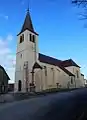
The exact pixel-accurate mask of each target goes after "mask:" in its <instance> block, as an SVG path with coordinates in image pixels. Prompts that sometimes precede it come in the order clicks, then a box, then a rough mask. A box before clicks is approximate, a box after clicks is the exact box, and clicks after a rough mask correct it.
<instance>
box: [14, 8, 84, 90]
mask: <svg viewBox="0 0 87 120" xmlns="http://www.w3.org/2000/svg"><path fill="white" fill-rule="evenodd" d="M38 37H39V34H38V33H37V32H35V30H34V27H33V24H32V20H31V16H30V12H29V10H28V11H27V14H26V17H25V21H24V24H23V26H22V29H21V31H20V33H19V34H18V35H17V38H18V39H17V51H16V68H15V92H17V91H20V92H34V91H35V92H40V91H43V90H48V89H53V88H80V87H84V75H83V74H82V73H81V71H80V68H81V67H80V66H79V65H78V64H77V63H75V62H74V61H73V60H72V59H68V60H59V59H56V58H53V57H50V56H47V55H44V54H41V53H40V52H39V47H38V42H39V41H38Z"/></svg>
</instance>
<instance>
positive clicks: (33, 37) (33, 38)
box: [30, 34, 35, 43]
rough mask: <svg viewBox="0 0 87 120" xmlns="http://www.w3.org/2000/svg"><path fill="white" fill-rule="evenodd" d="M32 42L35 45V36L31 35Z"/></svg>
mask: <svg viewBox="0 0 87 120" xmlns="http://www.w3.org/2000/svg"><path fill="white" fill-rule="evenodd" d="M30 41H31V42H33V43H35V35H32V34H30Z"/></svg>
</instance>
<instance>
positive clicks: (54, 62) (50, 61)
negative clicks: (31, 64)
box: [39, 53, 74, 76]
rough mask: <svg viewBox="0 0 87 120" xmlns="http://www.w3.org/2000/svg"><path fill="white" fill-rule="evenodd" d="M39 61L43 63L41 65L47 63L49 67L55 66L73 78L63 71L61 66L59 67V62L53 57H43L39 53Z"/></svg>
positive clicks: (70, 74)
mask: <svg viewBox="0 0 87 120" xmlns="http://www.w3.org/2000/svg"><path fill="white" fill-rule="evenodd" d="M39 61H40V62H43V63H47V64H51V65H55V66H58V67H59V68H60V69H62V70H63V71H64V72H65V73H67V74H68V75H69V76H74V75H73V74H72V73H71V72H70V71H68V70H67V69H65V68H64V67H63V66H62V65H61V62H62V61H61V60H58V59H56V58H53V57H49V56H46V55H43V54H41V53H39Z"/></svg>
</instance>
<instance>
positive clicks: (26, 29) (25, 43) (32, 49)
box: [15, 9, 38, 91]
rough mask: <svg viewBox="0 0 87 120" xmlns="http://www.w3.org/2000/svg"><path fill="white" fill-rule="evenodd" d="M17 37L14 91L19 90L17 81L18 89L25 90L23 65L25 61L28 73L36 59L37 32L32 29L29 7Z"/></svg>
mask: <svg viewBox="0 0 87 120" xmlns="http://www.w3.org/2000/svg"><path fill="white" fill-rule="evenodd" d="M17 37H18V40H17V51H16V69H15V91H18V90H19V88H18V86H19V81H21V85H20V86H21V88H20V90H22V91H25V89H26V85H25V83H26V82H25V73H24V66H25V64H26V62H27V68H28V73H29V72H30V71H32V66H33V65H34V63H35V62H36V61H37V60H38V34H37V33H36V32H35V30H34V27H33V24H32V20H31V16H30V12H29V9H28V10H27V14H26V17H25V20H24V24H23V26H22V29H21V31H20V33H19V34H18V35H17ZM27 76H28V75H27ZM28 79H29V78H28Z"/></svg>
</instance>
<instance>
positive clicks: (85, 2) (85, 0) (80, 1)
mask: <svg viewBox="0 0 87 120" xmlns="http://www.w3.org/2000/svg"><path fill="white" fill-rule="evenodd" d="M72 3H73V4H76V5H77V6H78V7H80V6H81V7H83V8H86V7H87V0H72Z"/></svg>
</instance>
